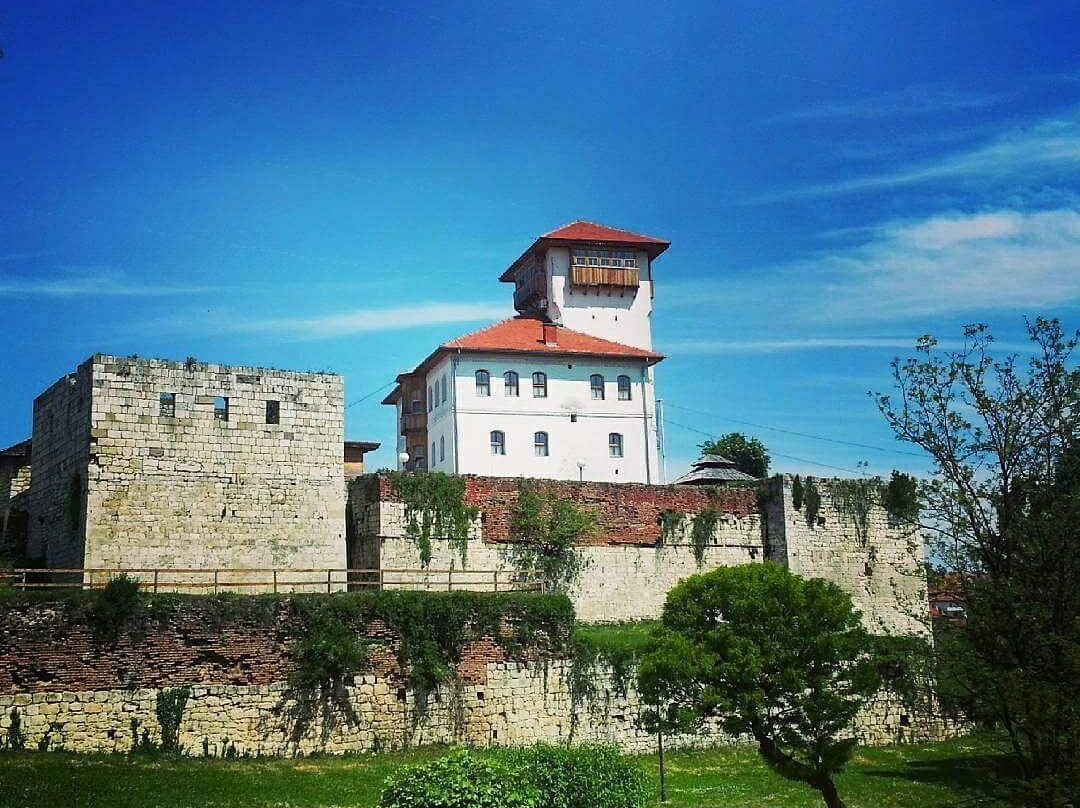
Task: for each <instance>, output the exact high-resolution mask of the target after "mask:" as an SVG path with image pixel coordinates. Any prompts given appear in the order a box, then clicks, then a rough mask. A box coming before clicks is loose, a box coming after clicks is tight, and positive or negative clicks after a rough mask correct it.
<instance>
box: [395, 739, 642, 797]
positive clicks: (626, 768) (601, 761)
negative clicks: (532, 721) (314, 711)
mask: <svg viewBox="0 0 1080 808" xmlns="http://www.w3.org/2000/svg"><path fill="white" fill-rule="evenodd" d="M648 793H649V792H648V787H647V784H646V778H645V775H644V772H643V771H642V770H641V767H640V766H639V765H638V764H637V762H636V761H635V760H634V759H633V758H630V757H626V756H624V755H622V754H620V753H619V751H618V750H617V749H616V748H614V747H611V746H552V745H549V744H536V745H535V746H528V747H523V748H517V749H504V750H500V751H498V752H496V753H494V754H493V755H485V756H484V757H483V758H478V757H476V756H475V755H472V754H470V753H468V752H458V753H455V754H452V755H450V756H448V757H445V758H442V759H440V760H436V761H434V762H432V763H427V764H425V765H422V766H415V767H412V768H409V769H405V770H404V771H402V772H401V773H399V774H397V775H395V776H393V777H391V778H390V779H389V780H388V781H387V786H386V789H385V790H384V791H383V794H382V798H381V799H380V801H379V806H380V808H641V806H643V805H645V803H646V800H647V797H648Z"/></svg>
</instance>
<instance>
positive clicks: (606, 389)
mask: <svg viewBox="0 0 1080 808" xmlns="http://www.w3.org/2000/svg"><path fill="white" fill-rule="evenodd" d="M667 247H668V242H666V241H661V240H660V239H655V238H651V237H649V236H641V235H638V234H636V233H630V232H628V231H625V230H617V229H615V228H610V227H605V226H603V225H598V224H593V223H590V222H574V223H572V224H569V225H566V226H565V227H561V228H559V229H558V230H553V231H551V232H550V233H545V234H544V235H542V236H540V237H539V238H538V239H536V241H535V242H534V243H533V245H532V246H531V247H529V249H527V250H526V251H525V252H524V253H523V254H522V255H521V257H519V258H518V259H517V260H516V261H515V262H514V263H513V264H511V265H510V267H509V268H508V269H507V270H506V271H505V272H503V274H502V276H501V277H500V280H502V281H506V282H511V283H513V284H514V307H515V308H516V309H517V310H518V312H519V316H518V317H515V318H512V319H509V320H504V321H502V322H499V323H495V324H494V325H492V326H489V327H487V328H484V329H481V330H479V331H475V332H473V333H471V334H466V335H465V336H462V337H459V338H457V339H453V340H450V341H448V342H445V343H443V344H442V345H440V346H439V347H438V348H436V349H435V351H434V352H432V354H431V355H430V356H428V357H427V359H425V360H424V361H423V362H421V363H420V365H419V366H417V368H416V369H415V370H413V371H412V372H410V373H406V374H402V375H401V376H399V377H398V379H397V381H398V385H397V387H396V388H395V389H394V391H393V392H392V393H391V394H390V395H389V396H387V397H386V399H384V401H383V403H384V404H393V405H394V406H395V407H396V408H397V415H398V426H399V429H398V432H399V438H398V449H399V451H401V452H407V453H408V455H409V458H410V459H409V462H408V464H407V467H408V468H412V469H430V470H432V471H445V472H447V473H452V474H479V475H485V476H499V477H508V476H512V477H516V476H525V477H539V478H550V479H570V480H577V479H582V480H594V481H604V482H642V483H657V482H662V481H663V480H662V479H661V478H662V474H661V470H660V466H659V453H658V448H657V426H656V400H655V394H654V389H653V376H652V366H653V365H655V364H656V363H657V362H659V361H660V360H661V359H663V357H662V356H660V355H659V354H657V353H655V352H653V351H652V334H651V329H650V315H651V313H652V261H653V259H655V258H656V257H657V256H658V255H660V254H661V253H662V252H663V251H664V250H666V249H667Z"/></svg>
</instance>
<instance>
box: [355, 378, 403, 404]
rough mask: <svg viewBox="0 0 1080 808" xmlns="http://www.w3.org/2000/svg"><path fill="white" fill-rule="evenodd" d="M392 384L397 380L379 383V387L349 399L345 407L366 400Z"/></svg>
mask: <svg viewBox="0 0 1080 808" xmlns="http://www.w3.org/2000/svg"><path fill="white" fill-rule="evenodd" d="M392 384H397V380H396V379H395V380H394V381H391V382H387V383H386V384H384V385H381V386H380V387H376V388H375V389H374V390H372V391H371V392H370V393H367V394H366V395H362V396H360V398H358V399H356V400H355V401H350V402H349V403H348V404H346V405H345V409H349V407H352V406H354V405H356V404H359V403H360V402H361V401H367V400H368V399H369V398H371V397H372V396H375V395H378V394H379V393H381V392H382V391H383V390H385V389H386V388H387V387H389V386H390V385H392Z"/></svg>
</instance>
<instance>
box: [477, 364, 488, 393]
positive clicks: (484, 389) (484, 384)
mask: <svg viewBox="0 0 1080 808" xmlns="http://www.w3.org/2000/svg"><path fill="white" fill-rule="evenodd" d="M476 395H478V396H490V395H491V374H490V373H488V372H487V371H486V370H478V371H476Z"/></svg>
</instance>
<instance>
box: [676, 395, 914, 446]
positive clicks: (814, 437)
mask: <svg viewBox="0 0 1080 808" xmlns="http://www.w3.org/2000/svg"><path fill="white" fill-rule="evenodd" d="M664 403H665V404H666V405H667V406H669V407H674V408H675V409H677V410H683V411H684V412H689V413H693V414H694V415H704V416H705V417H706V418H716V419H719V420H721V421H731V423H733V424H742V425H744V426H752V427H754V428H755V429H768V430H771V431H773V432H782V433H784V434H785V435H796V436H798V437H800V438H809V439H810V440H820V441H824V442H825V443H837V444H840V445H841V446H854V447H856V448H858V449H870V450H872V451H875V452H888V453H889V454H903V455H911V456H912V457H922V458H925V457H926V455H924V454H922V453H921V452H908V451H905V450H903V449H889V448H887V447H885V446H875V445H873V444H870V443H857V442H856V441H851V440H841V439H840V438H827V437H825V436H824V435H811V434H810V433H809V432H797V431H796V430H794V429H784V428H783V427H779V426H769V425H767V424H756V423H754V422H753V421H743V420H740V419H739V418H728V417H727V416H724V415H720V414H718V413H715V412H705V411H704V410H694V409H691V408H690V407H683V406H681V405H679V404H672V403H671V402H670V401H669V400H667V399H665V400H664Z"/></svg>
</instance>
